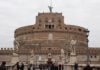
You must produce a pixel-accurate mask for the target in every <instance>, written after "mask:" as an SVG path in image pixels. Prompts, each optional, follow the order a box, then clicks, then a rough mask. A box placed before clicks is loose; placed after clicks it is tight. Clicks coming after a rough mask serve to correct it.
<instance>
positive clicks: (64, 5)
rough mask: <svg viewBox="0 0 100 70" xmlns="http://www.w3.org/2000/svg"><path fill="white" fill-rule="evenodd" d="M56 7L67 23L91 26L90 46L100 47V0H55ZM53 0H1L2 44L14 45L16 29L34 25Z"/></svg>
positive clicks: (0, 41) (54, 9)
mask: <svg viewBox="0 0 100 70" xmlns="http://www.w3.org/2000/svg"><path fill="white" fill-rule="evenodd" d="M52 4H53V7H54V8H53V11H54V12H62V13H63V16H64V17H65V23H66V24H71V25H78V26H82V27H85V28H87V29H89V30H90V34H89V47H100V37H99V36H100V0H53V3H52ZM48 5H50V0H0V47H13V40H14V31H15V29H16V28H18V27H22V26H27V25H32V24H34V23H35V16H36V15H37V14H38V12H48V11H49V10H48Z"/></svg>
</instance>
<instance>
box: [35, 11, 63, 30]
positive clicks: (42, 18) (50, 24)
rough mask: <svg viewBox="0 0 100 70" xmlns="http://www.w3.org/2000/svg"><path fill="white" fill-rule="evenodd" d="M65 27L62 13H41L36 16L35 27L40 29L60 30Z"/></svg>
mask: <svg viewBox="0 0 100 70" xmlns="http://www.w3.org/2000/svg"><path fill="white" fill-rule="evenodd" d="M63 25H64V16H62V13H50V12H49V13H39V14H38V16H36V24H35V27H37V28H38V29H59V28H62V27H63Z"/></svg>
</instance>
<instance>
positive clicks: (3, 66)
mask: <svg viewBox="0 0 100 70" xmlns="http://www.w3.org/2000/svg"><path fill="white" fill-rule="evenodd" d="M0 70H7V68H6V62H5V61H3V62H2V64H1V66H0Z"/></svg>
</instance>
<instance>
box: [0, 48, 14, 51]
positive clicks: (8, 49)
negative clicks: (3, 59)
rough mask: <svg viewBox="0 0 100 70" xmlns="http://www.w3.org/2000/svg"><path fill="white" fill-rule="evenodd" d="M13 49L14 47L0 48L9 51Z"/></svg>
mask: <svg viewBox="0 0 100 70" xmlns="http://www.w3.org/2000/svg"><path fill="white" fill-rule="evenodd" d="M11 50H14V48H0V51H11Z"/></svg>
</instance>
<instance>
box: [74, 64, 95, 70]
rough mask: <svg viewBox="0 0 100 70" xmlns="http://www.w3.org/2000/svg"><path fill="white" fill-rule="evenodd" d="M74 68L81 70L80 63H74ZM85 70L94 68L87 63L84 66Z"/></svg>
mask: <svg viewBox="0 0 100 70" xmlns="http://www.w3.org/2000/svg"><path fill="white" fill-rule="evenodd" d="M74 70H79V68H78V64H77V63H75V64H74ZM83 70H93V69H92V67H91V66H90V65H89V64H87V65H86V66H85V67H84V68H83Z"/></svg>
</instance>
